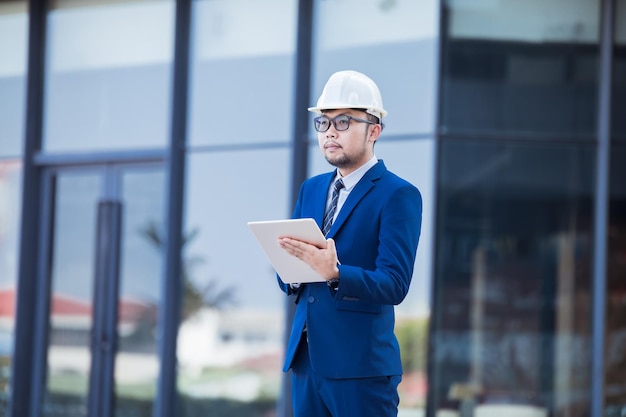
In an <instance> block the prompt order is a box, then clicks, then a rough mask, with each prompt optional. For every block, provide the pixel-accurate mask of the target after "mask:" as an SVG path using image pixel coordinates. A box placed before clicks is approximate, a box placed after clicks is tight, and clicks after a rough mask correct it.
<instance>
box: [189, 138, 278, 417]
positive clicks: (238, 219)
mask: <svg viewBox="0 0 626 417" xmlns="http://www.w3.org/2000/svg"><path fill="white" fill-rule="evenodd" d="M288 171H289V150H288V148H287V147H285V148H282V149H272V150H244V151H236V152H214V153H198V154H192V155H191V156H190V157H189V160H188V173H187V178H188V186H187V197H186V203H185V207H186V214H185V219H186V224H185V228H184V236H185V238H186V244H185V247H184V254H183V264H184V268H185V273H186V283H185V285H186V287H185V299H184V306H183V308H184V309H183V322H182V324H181V326H180V329H179V336H178V363H179V379H178V389H179V391H180V394H181V410H180V413H179V414H178V415H179V416H180V417H185V416H195V415H200V414H202V415H212V414H216V415H217V414H221V415H232V416H240V417H252V416H257V415H265V413H267V415H271V413H273V412H274V411H273V410H274V409H275V406H276V401H277V396H278V393H279V388H280V381H281V378H282V376H283V375H282V372H281V369H282V356H283V327H284V306H285V304H284V303H285V300H284V296H283V293H282V292H281V291H280V290H279V288H278V285H277V282H276V275H275V272H274V271H273V269H272V267H271V265H270V264H269V262H268V261H267V258H265V255H264V253H263V251H262V250H261V248H260V247H259V246H258V244H257V242H256V241H255V240H254V237H253V236H252V234H251V232H250V231H249V229H248V227H247V224H246V223H247V222H248V221H254V220H271V219H280V218H285V217H288V216H289V214H288V212H289V203H288V196H287V192H288V190H289V172H288Z"/></svg>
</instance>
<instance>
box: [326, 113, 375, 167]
mask: <svg viewBox="0 0 626 417" xmlns="http://www.w3.org/2000/svg"><path fill="white" fill-rule="evenodd" d="M322 115H323V116H326V117H327V118H329V119H331V120H332V119H333V118H335V117H337V116H339V115H348V116H352V117H356V118H359V119H367V113H365V112H363V111H360V110H353V109H339V110H325V111H323V112H322ZM379 134H380V125H373V124H368V123H363V122H358V121H356V120H350V127H349V128H348V130H343V131H338V130H337V129H336V128H335V125H334V124H333V123H331V124H330V128H329V129H328V130H327V131H326V132H318V133H317V140H318V143H319V146H320V149H321V151H322V153H323V154H324V156H325V157H326V160H327V161H328V162H329V163H330V164H331V165H333V166H336V167H337V168H338V169H339V171H340V172H341V174H342V175H347V174H349V173H351V172H352V171H354V170H355V169H357V168H359V167H360V166H361V165H363V164H364V163H365V162H367V161H368V160H369V159H370V158H371V157H372V156H373V155H374V142H376V139H378V135H379Z"/></svg>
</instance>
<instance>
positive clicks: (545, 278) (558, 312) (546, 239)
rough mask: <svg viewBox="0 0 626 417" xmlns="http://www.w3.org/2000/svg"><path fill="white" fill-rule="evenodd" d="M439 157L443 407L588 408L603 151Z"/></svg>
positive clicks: (496, 149) (445, 150)
mask: <svg viewBox="0 0 626 417" xmlns="http://www.w3.org/2000/svg"><path fill="white" fill-rule="evenodd" d="M440 157H441V159H440V161H441V165H440V174H439V185H438V214H437V218H438V220H437V232H436V236H437V242H438V243H437V257H436V264H435V270H436V272H435V281H434V282H435V285H436V292H435V297H436V298H435V300H436V301H435V303H436V304H435V308H437V311H435V312H433V321H434V323H435V330H434V333H433V334H432V337H433V339H434V340H433V341H432V347H433V352H434V353H433V356H432V358H431V359H432V360H433V361H434V364H432V365H433V370H434V371H433V375H432V379H431V380H430V386H431V387H432V389H433V392H434V404H433V407H434V409H435V410H441V409H453V410H457V411H458V410H461V409H466V408H468V407H469V408H472V407H474V406H476V407H481V408H485V409H488V408H489V407H494V405H496V404H499V405H502V404H507V407H508V408H509V410H510V411H511V412H512V410H513V409H514V408H517V409H521V408H523V407H528V406H533V407H539V408H541V409H543V410H546V411H547V412H548V415H555V416H562V415H563V416H565V415H571V416H574V415H580V416H586V415H589V393H590V384H591V381H590V355H591V346H590V345H591V342H590V335H591V323H590V321H591V295H590V294H591V277H590V271H591V262H592V239H593V230H592V224H593V213H592V209H593V191H592V190H593V188H594V184H593V179H594V178H595V175H594V172H595V171H594V163H595V154H594V151H593V147H592V146H582V145H565V144H563V145H560V146H556V145H551V144H536V143H533V144H520V143H509V144H500V143H496V142H478V141H476V142H474V141H472V142H470V141H465V142H458V141H451V140H446V141H444V142H443V143H442V147H441V155H440ZM475 411H476V410H475ZM470 415H471V414H470ZM474 415H478V414H474ZM502 415H507V414H506V412H503V414H502ZM511 415H512V414H511Z"/></svg>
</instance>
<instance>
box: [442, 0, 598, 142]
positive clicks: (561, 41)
mask: <svg viewBox="0 0 626 417" xmlns="http://www.w3.org/2000/svg"><path fill="white" fill-rule="evenodd" d="M444 7H445V16H446V22H447V23H446V27H445V28H444V29H443V33H444V42H443V49H442V74H441V77H442V87H441V100H442V106H441V117H440V128H441V129H442V132H443V133H463V134H489V135H493V134H495V133H498V132H500V133H502V132H510V133H511V134H514V135H517V136H523V137H526V136H546V135H549V136H556V137H558V138H562V137H563V136H564V137H565V138H572V137H573V136H575V137H581V138H589V139H592V138H593V137H594V133H595V125H596V120H595V118H596V111H595V108H596V96H597V94H596V90H597V83H598V76H597V66H598V64H597V56H598V33H599V10H600V7H599V1H598V0H595V1H586V0H576V1H567V2H563V1H555V2H541V1H525V2H518V1H512V0H503V1H497V2H493V1H490V2H467V1H446V2H444ZM562 9H563V10H564V9H566V10H567V13H564V12H562V11H561V10H562Z"/></svg>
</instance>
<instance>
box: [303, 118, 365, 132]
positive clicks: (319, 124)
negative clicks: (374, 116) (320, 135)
mask: <svg viewBox="0 0 626 417" xmlns="http://www.w3.org/2000/svg"><path fill="white" fill-rule="evenodd" d="M350 120H354V121H356V122H361V123H368V124H370V125H375V124H376V123H374V122H372V121H369V120H365V119H359V118H358V117H352V116H348V115H347V114H342V115H339V116H337V117H334V118H332V119H329V118H328V117H326V116H319V117H316V118H315V119H313V126H314V127H315V130H317V131H318V132H326V131H327V130H328V129H330V124H331V123H332V124H333V126H335V129H336V130H337V131H338V132H342V131H344V130H348V128H349V127H350Z"/></svg>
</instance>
